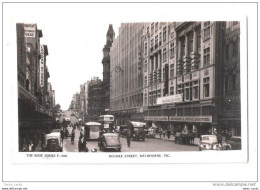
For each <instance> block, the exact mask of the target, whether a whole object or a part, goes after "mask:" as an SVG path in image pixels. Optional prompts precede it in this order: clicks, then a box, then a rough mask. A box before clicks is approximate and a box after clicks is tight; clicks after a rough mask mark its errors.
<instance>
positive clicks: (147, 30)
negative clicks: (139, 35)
mask: <svg viewBox="0 0 260 190" xmlns="http://www.w3.org/2000/svg"><path fill="white" fill-rule="evenodd" d="M146 33H147V34H149V26H148V27H147V29H146Z"/></svg>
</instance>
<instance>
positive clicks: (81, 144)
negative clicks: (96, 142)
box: [78, 136, 88, 152]
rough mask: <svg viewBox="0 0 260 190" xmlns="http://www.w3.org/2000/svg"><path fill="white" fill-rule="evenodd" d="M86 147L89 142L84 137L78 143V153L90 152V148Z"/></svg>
mask: <svg viewBox="0 0 260 190" xmlns="http://www.w3.org/2000/svg"><path fill="white" fill-rule="evenodd" d="M86 145H87V142H86V140H85V138H84V137H83V136H82V137H81V138H80V139H79V142H78V151H79V152H88V148H87V146H86Z"/></svg>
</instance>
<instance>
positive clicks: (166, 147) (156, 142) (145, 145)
mask: <svg viewBox="0 0 260 190" xmlns="http://www.w3.org/2000/svg"><path fill="white" fill-rule="evenodd" d="M78 138H79V131H78V130H76V132H75V142H74V145H72V144H71V141H70V137H69V138H68V139H64V141H63V152H78ZM120 142H121V144H122V150H121V152H172V151H173V152H176V151H198V147H197V146H194V145H180V144H175V143H174V142H171V141H165V142H163V140H160V139H153V138H147V139H145V141H131V145H130V147H129V148H128V147H127V142H126V139H125V138H121V137H120ZM87 147H88V148H89V150H91V149H94V148H96V149H97V152H99V153H104V152H103V151H100V150H99V148H98V142H97V141H94V140H92V141H90V140H88V141H87ZM90 153H91V151H90Z"/></svg>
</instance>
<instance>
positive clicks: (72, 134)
mask: <svg viewBox="0 0 260 190" xmlns="http://www.w3.org/2000/svg"><path fill="white" fill-rule="evenodd" d="M74 138H75V130H74V129H73V130H72V132H71V144H74Z"/></svg>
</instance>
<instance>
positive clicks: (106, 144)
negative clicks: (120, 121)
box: [98, 133, 121, 151]
mask: <svg viewBox="0 0 260 190" xmlns="http://www.w3.org/2000/svg"><path fill="white" fill-rule="evenodd" d="M98 146H99V148H100V150H102V151H104V150H117V151H121V143H120V140H119V135H118V134H117V133H104V134H103V135H102V136H101V137H100V138H99V140H98Z"/></svg>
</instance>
